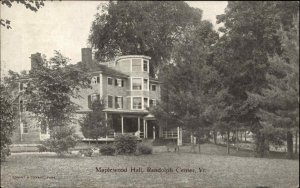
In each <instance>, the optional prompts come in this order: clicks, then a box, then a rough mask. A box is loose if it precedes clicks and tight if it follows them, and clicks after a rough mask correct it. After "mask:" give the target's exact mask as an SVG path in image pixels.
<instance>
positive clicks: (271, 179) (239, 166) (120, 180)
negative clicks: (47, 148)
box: [1, 147, 299, 188]
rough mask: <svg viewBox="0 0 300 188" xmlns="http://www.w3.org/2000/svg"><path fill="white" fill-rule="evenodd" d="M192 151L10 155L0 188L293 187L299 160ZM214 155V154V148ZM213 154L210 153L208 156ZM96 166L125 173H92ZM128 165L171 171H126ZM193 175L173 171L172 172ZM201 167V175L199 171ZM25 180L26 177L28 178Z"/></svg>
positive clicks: (296, 178) (144, 168) (296, 180)
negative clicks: (178, 169) (108, 154)
mask: <svg viewBox="0 0 300 188" xmlns="http://www.w3.org/2000/svg"><path fill="white" fill-rule="evenodd" d="M207 149H208V148H205V147H202V151H203V154H193V153H165V152H160V153H157V152H156V153H154V154H153V155H141V156H97V157H76V156H72V157H65V158H59V157H57V156H55V155H50V154H30V155H26V154H14V155H12V156H10V157H9V158H8V159H7V161H6V162H4V163H2V164H1V187H87V188H88V187H101V188H102V187H104V188H106V187H258V186H266V187H282V188H284V187H288V188H290V187H297V185H298V184H299V181H298V176H299V161H298V160H285V159H263V158H253V157H251V158H249V157H236V156H222V155H218V154H214V153H213V152H212V151H211V152H210V155H207V154H205V153H206V152H208V151H207ZM216 151H217V150H216ZM212 154H213V155H212ZM96 167H102V168H105V167H110V168H127V170H128V171H127V172H110V173H102V172H96ZM131 167H136V168H138V167H141V168H142V169H143V170H144V171H146V169H147V167H151V168H172V169H173V171H174V172H170V173H159V172H143V173H140V172H130V169H131ZM177 167H180V168H185V169H195V172H179V173H177V172H176V168H177ZM199 168H201V169H205V172H199V171H198V169H199ZM27 176H28V178H27Z"/></svg>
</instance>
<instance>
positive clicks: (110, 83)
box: [107, 77, 113, 85]
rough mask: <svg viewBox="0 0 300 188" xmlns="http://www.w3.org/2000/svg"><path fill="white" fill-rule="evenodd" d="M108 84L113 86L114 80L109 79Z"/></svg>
mask: <svg viewBox="0 0 300 188" xmlns="http://www.w3.org/2000/svg"><path fill="white" fill-rule="evenodd" d="M107 84H108V85H113V79H112V78H111V77H107Z"/></svg>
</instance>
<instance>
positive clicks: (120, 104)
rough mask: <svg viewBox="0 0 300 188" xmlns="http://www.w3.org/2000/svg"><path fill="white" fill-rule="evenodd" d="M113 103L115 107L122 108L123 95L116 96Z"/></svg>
mask: <svg viewBox="0 0 300 188" xmlns="http://www.w3.org/2000/svg"><path fill="white" fill-rule="evenodd" d="M115 104H116V108H117V109H120V108H123V97H116V98H115Z"/></svg>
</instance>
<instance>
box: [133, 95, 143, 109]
mask: <svg viewBox="0 0 300 188" xmlns="http://www.w3.org/2000/svg"><path fill="white" fill-rule="evenodd" d="M132 109H142V97H132Z"/></svg>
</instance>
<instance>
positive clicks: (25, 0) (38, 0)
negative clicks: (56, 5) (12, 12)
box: [0, 0, 44, 29]
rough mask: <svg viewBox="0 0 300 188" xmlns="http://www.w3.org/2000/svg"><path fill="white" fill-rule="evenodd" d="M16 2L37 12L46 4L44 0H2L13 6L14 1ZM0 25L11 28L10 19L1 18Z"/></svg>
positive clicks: (3, 2) (5, 3)
mask: <svg viewBox="0 0 300 188" xmlns="http://www.w3.org/2000/svg"><path fill="white" fill-rule="evenodd" d="M14 2H16V3H18V4H22V5H24V6H25V7H26V8H27V9H30V10H31V11H34V12H37V11H38V9H40V8H42V7H43V6H44V0H2V1H1V4H2V5H6V6H7V7H9V8H11V7H12V5H13V3H14ZM0 25H1V26H4V27H6V28H7V29H11V26H10V21H9V20H7V19H2V18H1V19H0Z"/></svg>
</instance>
